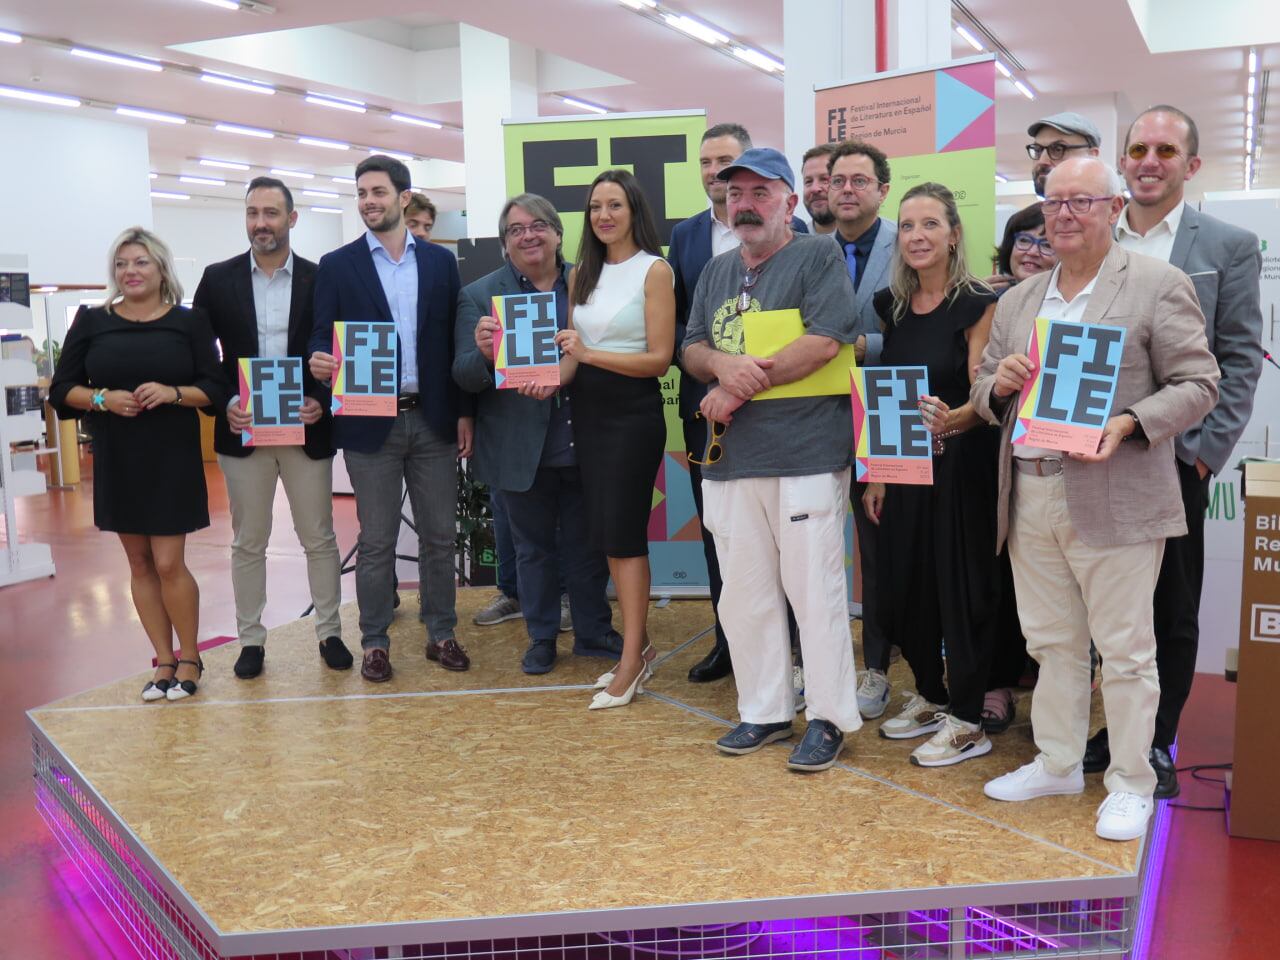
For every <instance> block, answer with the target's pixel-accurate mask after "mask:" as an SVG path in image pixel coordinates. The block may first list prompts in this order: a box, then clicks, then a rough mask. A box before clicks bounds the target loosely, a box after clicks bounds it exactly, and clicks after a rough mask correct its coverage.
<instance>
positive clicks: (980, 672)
mask: <svg viewBox="0 0 1280 960" xmlns="http://www.w3.org/2000/svg"><path fill="white" fill-rule="evenodd" d="M963 244H964V238H963V234H962V231H961V226H960V216H959V212H958V211H957V209H956V203H955V198H954V197H953V196H952V194H951V191H950V190H948V189H947V188H946V187H944V186H942V185H941V184H936V183H922V184H919V185H918V186H915V187H913V188H912V189H910V190H909V191H907V193H906V194H905V195H904V196H903V198H902V204H901V207H900V208H899V215H898V245H897V248H896V250H895V252H894V260H893V268H892V281H891V283H890V287H889V289H887V290H882V291H880V292H879V293H877V294H876V297H875V300H874V303H875V307H876V311H877V312H878V313H879V315H880V319H881V324H882V326H883V328H884V350H883V352H882V354H881V363H882V364H883V365H885V366H924V367H927V368H928V371H929V390H930V394H929V395H926V396H924V397H922V398H921V402H920V411H921V416H922V417H923V418H924V421H925V425H926V426H927V427H929V429H930V430H931V432H933V434H934V439H933V444H934V456H933V485H932V486H914V485H902V484H892V485H889V486H888V487H887V488H886V485H885V484H882V483H873V484H870V485H868V488H867V492H866V495H865V496H864V498H863V504H864V507H865V509H866V511H867V515H868V516H869V517H870V519H871V520H872V521H873V522H878V523H879V524H880V526H881V528H882V530H881V535H880V537H879V545H880V546H879V549H880V555H879V573H880V575H879V578H878V579H879V582H880V584H881V593H880V602H881V610H882V611H883V616H884V619H885V625H886V627H887V629H888V632H889V640H890V642H891V643H894V644H897V645H898V646H899V647H901V648H902V652H903V654H904V656H905V657H906V659H907V662H908V663H909V664H910V666H911V670H912V673H913V674H914V675H915V681H916V692H915V693H912V694H910V695H909V696H908V698H907V702H906V704H905V706H904V707H903V709H902V711H901V712H900V713H899V714H898V715H897V716H895V717H893V718H891V719H889V720H886V721H885V722H884V724H882V726H881V728H880V733H881V735H882V736H885V737H888V738H890V739H910V738H915V737H920V736H924V735H926V734H933V736H932V737H931V739H929V740H928V741H927V742H926V743H924V744H922V745H921V746H919V747H917V748H916V750H915V751H914V752H913V753H912V755H911V760H912V762H913V763H916V764H919V765H921V766H947V765H949V764H953V763H959V762H960V761H962V760H967V759H969V758H970V757H975V756H981V755H982V754H984V753H989V752H990V750H991V741H990V740H988V739H987V737H986V735H985V734H984V732H983V730H982V725H981V717H982V707H983V695H984V693H985V692H986V685H987V674H988V671H989V664H990V659H991V653H992V649H993V647H994V644H995V638H996V636H997V630H998V629H999V623H1000V618H999V609H1000V603H999V600H1000V577H999V573H998V564H997V560H996V551H995V531H996V522H995V512H996V489H997V488H996V473H995V470H996V449H997V445H998V440H999V435H998V433H997V432H996V430H995V429H994V428H992V427H990V426H988V425H987V424H986V423H984V422H983V421H982V420H981V419H980V418H979V417H978V415H977V414H976V413H974V412H973V409H972V408H971V407H970V405H969V386H970V383H971V381H972V372H971V371H972V370H973V368H974V367H975V365H976V364H977V363H978V362H979V360H980V359H981V357H982V351H983V350H984V349H985V348H986V345H987V338H988V336H989V334H990V330H991V317H992V314H993V313H994V312H995V300H996V297H995V294H994V293H992V292H991V290H990V289H989V288H988V287H987V286H986V285H985V284H984V283H982V282H981V281H980V280H977V279H976V278H975V277H973V276H972V275H971V274H970V273H969V271H968V268H967V266H966V264H965V256H964V246H963ZM944 636H945V638H946V670H945V676H946V680H945V682H944V679H943V678H944V669H943V650H942V645H943V637H944Z"/></svg>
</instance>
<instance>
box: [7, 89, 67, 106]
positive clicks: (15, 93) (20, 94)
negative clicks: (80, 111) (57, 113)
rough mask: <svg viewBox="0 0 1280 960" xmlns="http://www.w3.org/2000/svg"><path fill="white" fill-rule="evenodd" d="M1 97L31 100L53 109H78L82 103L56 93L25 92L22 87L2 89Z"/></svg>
mask: <svg viewBox="0 0 1280 960" xmlns="http://www.w3.org/2000/svg"><path fill="white" fill-rule="evenodd" d="M0 97H9V98H10V99H12V100H29V101H31V102H32V103H47V104H49V105H50V106H53V107H78V106H80V101H79V100H77V99H76V98H75V97H64V96H60V95H59V94H56V93H41V92H40V91H39V90H24V89H23V88H22V87H0Z"/></svg>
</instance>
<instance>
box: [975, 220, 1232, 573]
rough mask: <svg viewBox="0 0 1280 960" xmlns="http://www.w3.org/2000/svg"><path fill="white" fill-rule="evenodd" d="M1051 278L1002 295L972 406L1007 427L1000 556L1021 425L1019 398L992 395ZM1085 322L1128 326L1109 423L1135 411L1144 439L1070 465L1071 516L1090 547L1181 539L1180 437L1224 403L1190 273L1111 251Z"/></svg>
mask: <svg viewBox="0 0 1280 960" xmlns="http://www.w3.org/2000/svg"><path fill="white" fill-rule="evenodd" d="M1049 278H1050V273H1048V272H1046V273H1042V274H1040V275H1039V276H1036V277H1032V278H1031V279H1029V280H1024V281H1023V282H1022V283H1019V284H1018V285H1017V286H1015V287H1013V288H1012V289H1011V290H1009V292H1008V293H1006V294H1005V295H1004V296H1002V297H1001V298H1000V302H999V303H998V304H997V306H996V313H995V319H994V320H993V321H992V324H991V339H990V340H989V341H988V343H987V349H986V352H985V353H984V354H983V355H982V366H981V368H980V370H979V372H978V379H977V380H976V381H975V382H974V384H973V389H972V390H971V392H970V399H971V400H972V401H973V406H974V408H975V409H976V410H977V412H978V413H979V414H980V415H981V416H982V417H984V418H985V419H986V420H988V421H990V422H991V423H994V424H998V425H1000V426H1001V427H1002V429H1001V434H1000V439H1001V444H1000V470H999V474H1000V493H999V512H998V527H997V549H999V548H1000V546H1001V545H1003V544H1004V541H1005V537H1006V536H1007V535H1008V532H1009V522H1010V519H1011V518H1010V497H1009V493H1010V490H1011V489H1012V486H1013V466H1012V458H1013V447H1012V446H1011V444H1010V442H1009V438H1010V435H1011V434H1012V432H1013V424H1014V421H1015V419H1016V416H1015V410H1016V404H1015V403H1013V402H1011V400H1012V399H1016V397H1014V398H1006V399H1004V400H1001V399H999V398H996V397H994V396H992V393H991V388H992V386H993V385H994V383H995V376H994V375H995V370H996V366H997V364H999V362H1000V360H1001V359H1003V358H1004V357H1006V356H1008V355H1009V354H1011V353H1026V351H1027V345H1028V343H1029V342H1030V337H1031V330H1032V326H1033V324H1034V322H1035V318H1036V315H1037V314H1038V313H1039V312H1040V306H1041V304H1042V303H1043V302H1044V295H1045V291H1046V290H1048V288H1049ZM1083 321H1084V322H1085V323H1105V324H1111V325H1113V326H1122V327H1125V328H1127V330H1128V333H1127V334H1126V335H1125V343H1124V352H1123V355H1122V359H1121V367H1120V381H1119V383H1118V384H1117V386H1116V396H1115V401H1114V403H1113V404H1112V407H1111V413H1110V415H1111V416H1116V415H1117V414H1119V413H1120V411H1122V410H1126V409H1131V410H1133V412H1134V413H1136V414H1137V416H1138V419H1139V420H1140V421H1141V423H1142V429H1143V431H1144V432H1145V433H1146V435H1147V442H1145V443H1144V442H1143V441H1141V440H1136V439H1135V440H1130V441H1127V442H1125V443H1122V444H1120V447H1119V449H1117V450H1116V452H1115V453H1114V454H1112V456H1111V457H1110V458H1109V459H1107V460H1105V461H1103V462H1102V463H1082V462H1080V461H1078V460H1073V459H1070V458H1064V459H1065V463H1064V470H1063V482H1064V484H1065V487H1066V496H1067V509H1068V511H1069V513H1070V515H1071V523H1072V524H1073V525H1074V527H1075V529H1076V533H1077V534H1078V535H1079V536H1080V539H1081V540H1083V541H1084V542H1085V543H1086V544H1088V545H1089V546H1096V547H1107V546H1117V545H1120V544H1129V543H1141V542H1142V541H1145V540H1158V539H1163V538H1166V537H1176V536H1180V535H1181V534H1184V533H1186V532H1187V523H1186V516H1185V513H1184V510H1183V506H1182V494H1181V491H1180V488H1179V485H1178V475H1177V468H1176V466H1175V464H1174V454H1173V441H1174V438H1175V437H1176V436H1177V435H1178V434H1180V433H1181V432H1182V431H1183V430H1186V429H1187V428H1188V427H1190V426H1192V425H1194V424H1197V423H1199V422H1200V421H1201V420H1202V419H1204V416H1205V414H1207V413H1208V412H1209V411H1210V410H1212V409H1213V405H1214V403H1215V402H1216V400H1217V397H1218V386H1217V384H1218V364H1217V361H1215V360H1214V358H1213V354H1212V353H1210V352H1209V346H1208V343H1207V341H1206V340H1205V332H1204V331H1205V325H1204V316H1203V315H1202V314H1201V313H1200V307H1199V306H1198V305H1197V302H1196V293H1195V288H1194V287H1193V286H1192V285H1191V281H1190V280H1188V279H1187V276H1186V274H1184V273H1183V272H1182V271H1181V270H1179V269H1177V268H1176V267H1171V266H1170V265H1169V264H1167V263H1165V262H1164V261H1163V260H1156V259H1154V258H1152V257H1146V256H1143V255H1141V254H1137V253H1130V252H1129V251H1126V250H1124V249H1123V248H1121V247H1119V246H1117V245H1115V244H1113V245H1112V247H1111V250H1110V251H1109V252H1108V253H1107V256H1106V259H1105V260H1103V262H1102V267H1101V268H1100V269H1099V271H1098V279H1097V283H1096V284H1094V288H1093V293H1092V294H1090V296H1089V304H1088V306H1087V307H1086V308H1085V312H1084V318H1083Z"/></svg>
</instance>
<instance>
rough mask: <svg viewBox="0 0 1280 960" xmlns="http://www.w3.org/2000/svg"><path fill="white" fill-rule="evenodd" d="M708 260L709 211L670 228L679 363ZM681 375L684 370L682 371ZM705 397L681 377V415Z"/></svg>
mask: <svg viewBox="0 0 1280 960" xmlns="http://www.w3.org/2000/svg"><path fill="white" fill-rule="evenodd" d="M791 229H792V230H793V231H794V232H796V233H808V232H809V227H808V225H806V224H805V222H804V221H803V220H801V219H800V218H799V217H792V218H791ZM710 261H711V209H710V208H707V209H706V210H703V211H702V212H701V213H695V214H694V215H693V216H692V217H690V218H689V219H687V220H681V221H680V222H679V223H677V224H676V225H675V226H674V227H672V228H671V243H670V245H669V246H668V247H667V262H668V263H670V264H671V269H672V271H673V272H674V273H675V275H676V362H677V363H679V361H680V345H681V344H683V343H684V334H685V330H686V329H687V328H688V326H689V307H690V306H692V305H693V292H694V291H695V290H697V289H698V278H699V277H700V276H702V268H703V267H705V266H706V265H707V264H708V263H709V262H710ZM682 374H683V370H682ZM706 395H707V385H706V384H705V383H702V382H700V381H698V380H695V379H693V377H688V376H683V375H682V376H681V377H680V416H681V418H682V419H685V420H692V419H693V415H694V414H695V413H697V412H698V404H700V403H701V402H702V398H703V397H705V396H706Z"/></svg>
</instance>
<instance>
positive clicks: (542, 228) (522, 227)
mask: <svg viewBox="0 0 1280 960" xmlns="http://www.w3.org/2000/svg"><path fill="white" fill-rule="evenodd" d="M550 229H551V224H549V223H547V221H545V220H534V221H533V222H532V223H513V224H512V225H511V226H509V227H507V239H508V240H519V239H520V238H521V237H523V236H524V235H525V233H526V231H527V232H528V233H532V234H533V235H534V236H537V237H540V236H542V235H543V234H544V233H546V232H547V231H548V230H550Z"/></svg>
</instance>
